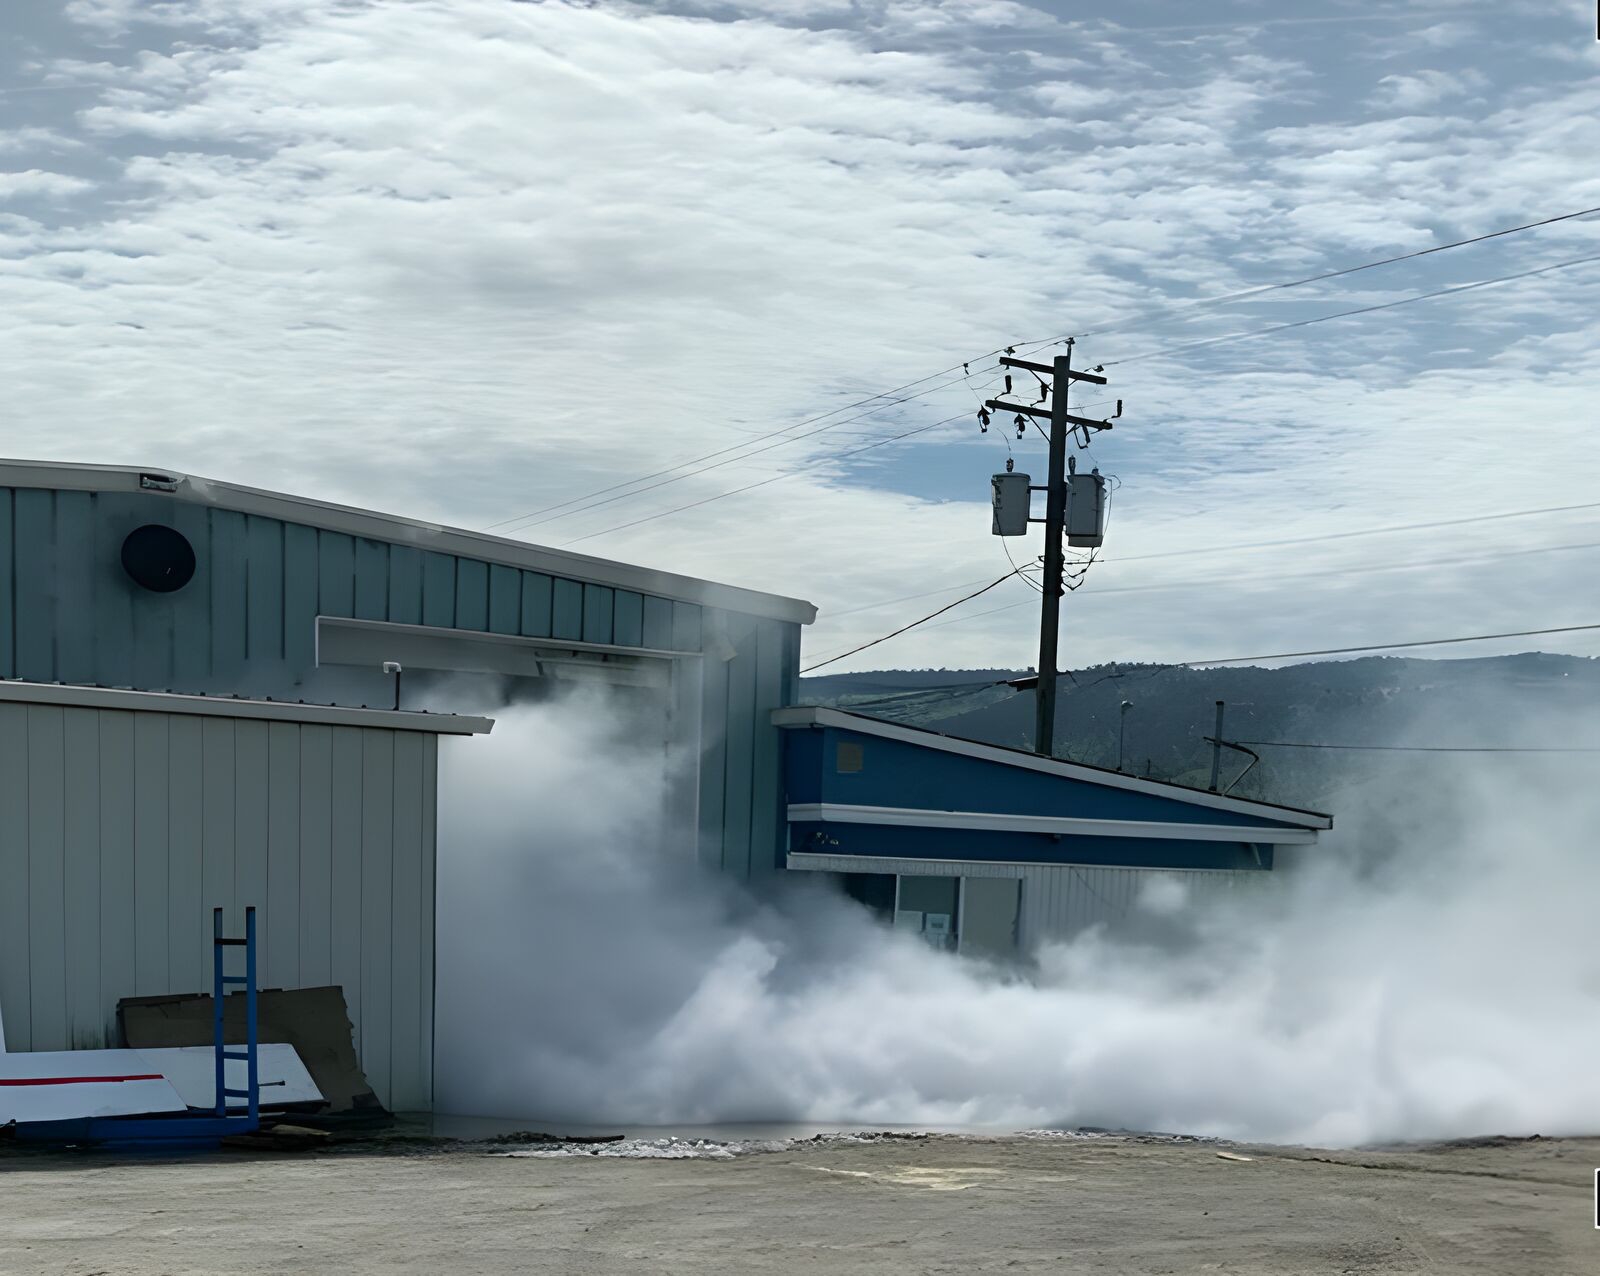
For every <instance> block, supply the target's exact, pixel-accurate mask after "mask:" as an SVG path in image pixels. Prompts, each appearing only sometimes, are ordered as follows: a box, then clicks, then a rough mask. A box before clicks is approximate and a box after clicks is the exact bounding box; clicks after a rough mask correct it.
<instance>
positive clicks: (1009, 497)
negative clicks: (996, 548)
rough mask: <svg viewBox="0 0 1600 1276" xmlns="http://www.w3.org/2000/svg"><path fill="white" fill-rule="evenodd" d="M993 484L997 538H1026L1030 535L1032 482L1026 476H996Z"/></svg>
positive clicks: (993, 529)
mask: <svg viewBox="0 0 1600 1276" xmlns="http://www.w3.org/2000/svg"><path fill="white" fill-rule="evenodd" d="M991 482H992V484H993V494H992V500H993V502H994V526H993V528H992V529H991V530H992V531H993V532H994V534H995V535H996V536H1026V535H1027V534H1028V503H1029V492H1028V485H1029V484H1030V483H1031V482H1032V480H1031V479H1030V478H1029V477H1028V476H1027V475H1026V474H996V475H995V476H994V478H993V479H992V480H991Z"/></svg>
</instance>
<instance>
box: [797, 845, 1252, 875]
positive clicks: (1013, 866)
mask: <svg viewBox="0 0 1600 1276" xmlns="http://www.w3.org/2000/svg"><path fill="white" fill-rule="evenodd" d="M868 865H871V868H870V870H869V869H867V866H868ZM788 867H789V868H793V869H805V870H809V871H811V872H815V873H860V872H863V871H870V872H876V873H905V874H907V875H909V876H912V877H1026V876H1027V875H1028V872H1029V870H1030V869H1040V868H1119V869H1128V870H1130V871H1132V872H1135V873H1260V872H1261V871H1262V870H1261V869H1257V868H1168V867H1162V868H1143V867H1140V866H1138V865H1135V864H1076V863H1073V862H1071V861H1068V860H1060V861H1057V860H919V859H907V858H905V857H904V856H889V855H839V854H837V853H828V852H822V851H790V852H789V858H788Z"/></svg>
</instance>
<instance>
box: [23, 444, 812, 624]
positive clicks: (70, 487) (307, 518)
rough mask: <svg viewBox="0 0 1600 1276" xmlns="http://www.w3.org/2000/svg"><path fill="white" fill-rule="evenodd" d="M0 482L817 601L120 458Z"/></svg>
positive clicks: (716, 597)
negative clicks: (156, 498) (159, 500)
mask: <svg viewBox="0 0 1600 1276" xmlns="http://www.w3.org/2000/svg"><path fill="white" fill-rule="evenodd" d="M146 478H153V479H156V480H158V481H165V482H168V483H172V484H174V485H175V486H173V487H172V488H170V489H169V488H152V487H150V486H148V485H146V484H145V483H144V481H143V480H145V479H146ZM0 487H23V488H56V489H61V490H65V491H77V492H123V491H126V492H145V493H147V494H153V495H161V496H167V497H170V498H172V499H175V500H182V501H190V502H193V503H195V504H201V505H212V506H216V507H219V508H224V509H231V510H237V511H239V512H241V513H245V514H260V515H263V516H265V517H269V518H279V519H284V520H286V521H288V522H295V523H304V524H308V525H310V526H313V527H320V528H323V529H325V530H328V531H334V532H344V533H347V534H349V535H353V536H364V537H367V538H369V539H372V540H385V541H390V542H393V543H398V544H405V545H416V546H417V547H419V548H422V549H432V550H436V551H438V552H440V553H446V554H460V555H464V556H466V557H468V558H480V559H483V560H485V561H487V562H497V563H502V564H505V565H507V566H514V567H520V568H524V569H526V570H529V571H539V572H548V573H551V574H553V575H557V576H568V577H576V578H578V579H582V580H588V581H593V582H595V583H597V584H603V585H612V586H617V587H620V588H623V589H633V590H637V591H639V592H640V593H646V594H655V595H657V596H658V597H663V598H674V599H677V600H679V601H682V602H692V603H700V604H703V605H705V606H708V607H716V608H720V609H721V610H723V611H731V612H736V613H738V614H740V615H745V616H760V617H763V618H765V619H769V620H786V621H790V622H792V623H796V624H802V625H809V624H811V623H812V622H813V621H815V620H816V618H817V609H816V607H815V606H814V605H813V604H811V603H808V602H806V601H804V600H803V599H799V598H789V597H786V596H784V595H782V594H769V593H764V592H762V591H760V590H756V589H746V588H744V587H743V586H740V585H724V584H721V583H719V582H717V581H709V580H701V579H700V578H698V577H694V576H681V575H679V574H677V573H676V572H665V571H657V570H655V569H653V568H649V567H637V566H634V565H632V564H629V563H619V562H616V561H615V560H613V559H608V558H593V557H591V556H589V555H587V554H575V553H572V552H571V551H569V550H564V549H553V548H551V547H549V546H545V545H534V544H531V543H529V542H527V541H519V540H512V539H511V538H509V537H505V536H491V535H489V534H488V533H486V532H474V531H469V530H468V529H466V528H461V527H447V526H445V525H443V524H440V523H428V522H425V521H423V520H421V519H413V518H405V517H403V516H402V515H399V514H385V513H383V512H381V511H378V510H366V509H360V508H358V507H356V506H353V505H338V504H335V503H333V502H332V501H319V500H314V499H312V498H311V497H308V496H295V495H293V494H291V493H288V492H272V491H268V490H266V489H264V488H256V487H245V486H243V485H241V484H238V483H225V482H222V481H220V480H217V479H208V478H203V477H200V476H199V475H194V474H184V473H181V472H179V471H176V470H163V469H157V468H150V467H141V466H127V465H88V464H83V463H80V462H71V461H29V460H19V459H0Z"/></svg>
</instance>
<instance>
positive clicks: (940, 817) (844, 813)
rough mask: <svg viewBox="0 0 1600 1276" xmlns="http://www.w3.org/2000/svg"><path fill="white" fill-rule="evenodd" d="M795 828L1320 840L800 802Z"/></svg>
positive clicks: (1290, 832)
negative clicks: (851, 826) (875, 827)
mask: <svg viewBox="0 0 1600 1276" xmlns="http://www.w3.org/2000/svg"><path fill="white" fill-rule="evenodd" d="M789 822H790V823H791V824H885V825H893V826H898V827H901V828H924V829H969V830H973V831H976V832H986V833H1047V834H1049V835H1051V836H1052V837H1128V838H1154V839H1156V840H1158V841H1162V840H1171V841H1180V842H1242V843H1245V844H1252V843H1270V844H1273V845H1278V846H1282V845H1287V844H1292V843H1309V842H1315V841H1316V840H1317V834H1316V831H1315V830H1314V829H1287V828H1285V829H1270V830H1269V829H1263V828H1260V827H1256V826H1250V825H1242V824H1181V823H1177V822H1174V821H1170V820H1095V819H1079V818H1076V817H1073V816H1061V815H1011V814H1006V813H1001V812H987V811H929V810H919V809H916V808H912V807H895V806H852V805H849V804H846V803H838V802H796V803H792V804H791V805H790V806H789Z"/></svg>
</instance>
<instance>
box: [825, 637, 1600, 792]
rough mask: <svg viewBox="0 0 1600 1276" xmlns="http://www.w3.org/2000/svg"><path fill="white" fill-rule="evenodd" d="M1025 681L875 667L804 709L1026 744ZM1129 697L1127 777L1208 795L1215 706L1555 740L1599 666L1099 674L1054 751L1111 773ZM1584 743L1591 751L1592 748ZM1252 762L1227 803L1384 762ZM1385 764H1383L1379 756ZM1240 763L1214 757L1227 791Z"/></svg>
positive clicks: (1389, 735) (1066, 685) (1523, 660)
mask: <svg viewBox="0 0 1600 1276" xmlns="http://www.w3.org/2000/svg"><path fill="white" fill-rule="evenodd" d="M1026 672H1027V671H1026V670H1005V669H940V670H898V669H892V670H881V671H874V672H868V673H856V674H836V675H832V676H827V677H817V678H806V679H803V680H802V682H801V695H802V698H803V699H804V700H806V701H807V702H809V703H813V704H832V705H836V706H837V707H839V708H844V709H852V710H854V711H856V712H860V713H869V714H872V715H874V716H877V717H883V718H888V719H891V720H894V721H902V722H906V723H908V724H909V725H915V726H924V727H929V728H931V729H934V730H937V731H942V732H944V733H946V734H948V735H954V736H960V737H962V738H964V739H969V740H982V741H986V742H989V743H993V744H1006V745H1013V746H1017V747H1021V748H1028V747H1031V740H1032V735H1033V716H1034V697H1033V693H1032V692H1031V691H1028V692H1021V693H1018V692H1014V691H1012V690H1011V689H1010V688H1009V687H1005V686H1003V685H996V684H997V683H1000V682H1001V681H1002V680H1003V679H1006V678H1014V677H1019V676H1021V675H1022V674H1024V673H1026ZM1124 700H1127V701H1130V702H1131V703H1132V707H1131V708H1130V709H1129V711H1128V717H1127V747H1126V754H1125V758H1124V769H1126V770H1128V771H1132V772H1134V773H1136V774H1146V773H1148V774H1151V775H1154V776H1156V777H1158V778H1161V779H1170V780H1177V781H1179V782H1182V783H1188V784H1199V785H1201V786H1204V785H1205V783H1206V782H1207V781H1208V780H1209V778H1210V767H1211V748H1210V746H1209V745H1207V744H1206V743H1205V742H1204V740H1203V737H1205V736H1208V735H1210V734H1211V732H1212V727H1213V724H1214V721H1215V713H1216V709H1215V702H1216V701H1218V700H1223V701H1225V702H1226V704H1227V709H1226V718H1225V725H1224V728H1223V735H1224V738H1226V739H1230V740H1237V741H1251V740H1257V741H1288V742H1299V743H1332V744H1383V745H1396V744H1428V745H1441V744H1448V745H1469V746H1478V747H1482V746H1485V745H1518V746H1524V747H1525V746H1536V745H1551V744H1562V743H1566V742H1568V741H1569V739H1570V734H1571V731H1572V730H1573V729H1575V727H1576V726H1577V725H1578V724H1583V723H1587V724H1596V723H1600V660H1597V659H1585V658H1581V657H1574V656H1553V655H1545V654H1541V653H1530V654H1525V655H1516V656H1493V657H1487V658H1482V659H1468V660H1418V659H1410V658H1401V657H1393V656H1380V657H1371V658H1367V659H1362V660H1344V661H1322V662H1318V663H1315V664H1302V665H1293V666H1290V667H1288V668H1283V669H1260V668H1222V669H1171V668H1164V667H1162V666H1159V665H1155V666H1152V665H1102V666H1098V667H1095V668H1090V669H1079V670H1074V671H1073V673H1072V676H1071V678H1070V679H1065V680H1063V683H1062V687H1061V695H1060V702H1059V706H1058V715H1057V726H1056V753H1057V755H1058V756H1062V757H1068V758H1071V759H1073V760H1074V761H1079V762H1088V763H1093V764H1095V765H1097V766H1115V765H1116V764H1117V718H1118V713H1119V708H1120V705H1121V703H1122V702H1123V701H1124ZM1589 743H1594V741H1593V740H1590V741H1589ZM1257 751H1258V752H1259V753H1260V754H1261V755H1262V762H1261V764H1260V765H1258V766H1257V767H1255V768H1254V769H1253V770H1252V771H1251V772H1250V774H1249V775H1247V776H1246V777H1245V779H1244V781H1243V782H1242V783H1241V784H1240V785H1239V787H1238V788H1237V789H1236V790H1235V792H1237V793H1239V794H1241V795H1243V796H1250V797H1263V798H1270V799H1272V800H1276V801H1284V802H1290V803H1314V802H1315V801H1317V800H1318V799H1319V798H1321V797H1323V796H1325V795H1326V794H1327V793H1328V792H1329V791H1330V790H1332V789H1333V788H1334V787H1336V786H1338V785H1340V784H1343V783H1346V782H1349V781H1350V780H1351V779H1353V778H1359V777H1360V775H1361V774H1363V773H1370V771H1371V770H1372V769H1374V768H1378V767H1382V766H1383V765H1385V758H1386V755H1384V754H1381V753H1342V752H1336V751H1324V750H1309V749H1285V748H1259V749H1258V750H1257ZM1387 756H1388V758H1390V759H1392V758H1394V756H1395V755H1392V754H1391V755H1387ZM1246 761H1248V759H1247V758H1245V757H1244V756H1243V755H1240V754H1237V753H1232V752H1227V753H1224V755H1223V770H1222V774H1223V778H1224V783H1226V782H1227V781H1228V780H1229V779H1231V778H1232V777H1234V776H1235V775H1237V774H1238V772H1239V771H1240V770H1241V769H1242V768H1243V766H1244V764H1245V762H1246Z"/></svg>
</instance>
